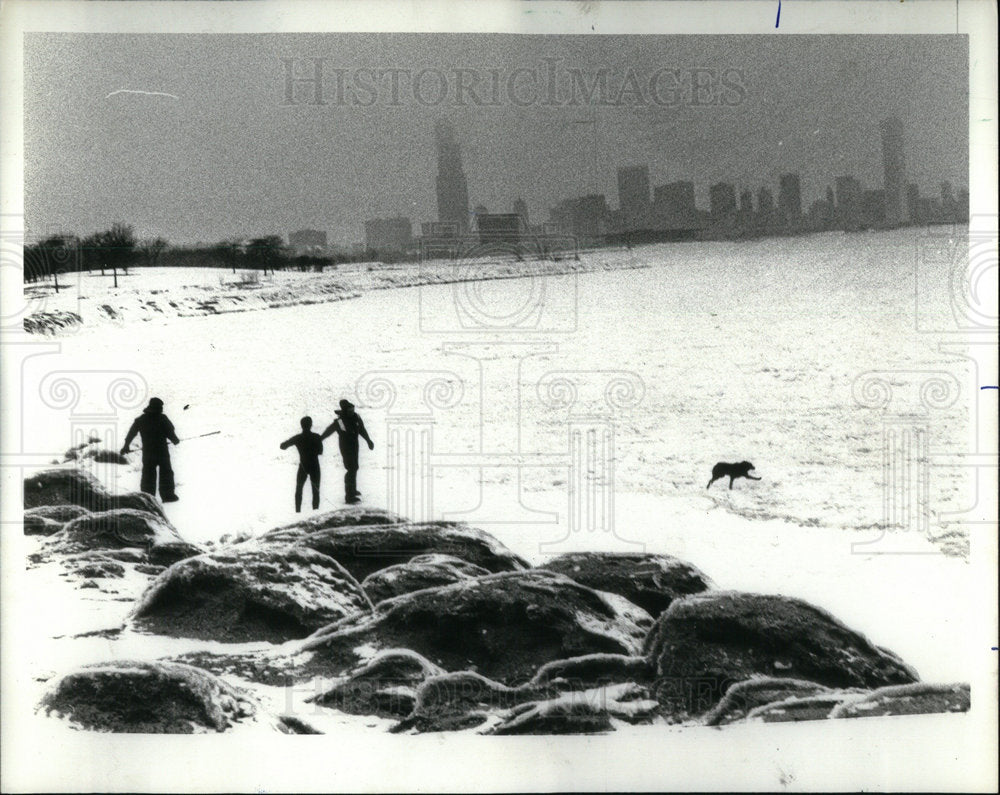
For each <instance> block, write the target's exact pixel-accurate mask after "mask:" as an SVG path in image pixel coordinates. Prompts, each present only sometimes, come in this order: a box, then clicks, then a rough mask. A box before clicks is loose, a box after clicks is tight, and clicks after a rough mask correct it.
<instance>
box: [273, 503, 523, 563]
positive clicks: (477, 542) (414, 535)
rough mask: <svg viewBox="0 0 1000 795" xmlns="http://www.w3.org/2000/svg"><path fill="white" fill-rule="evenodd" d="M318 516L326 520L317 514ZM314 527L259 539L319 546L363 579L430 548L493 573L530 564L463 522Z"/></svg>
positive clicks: (301, 525)
mask: <svg viewBox="0 0 1000 795" xmlns="http://www.w3.org/2000/svg"><path fill="white" fill-rule="evenodd" d="M338 513H339V512H338ZM314 521H315V522H317V523H321V522H323V521H325V520H323V518H322V517H319V518H317V519H316V520H314ZM311 527H312V525H311V524H308V523H298V524H294V525H290V526H289V527H285V528H278V529H277V530H271V531H269V532H267V533H265V534H264V535H263V536H261V537H260V541H261V542H264V543H280V544H295V545H296V546H305V547H309V548H311V549H315V550H316V551H317V552H322V553H323V554H324V555H329V556H330V557H331V558H333V559H334V560H336V561H337V562H338V563H340V564H341V565H342V566H343V567H344V568H345V569H347V570H348V571H349V572H351V574H353V575H354V576H355V577H357V578H358V579H359V580H363V579H364V578H365V577H367V576H368V575H369V574H371V573H372V572H375V571H378V570H379V569H384V568H386V567H387V566H393V565H396V564H399V563H406V562H407V561H408V560H412V559H413V558H415V557H417V556H418V555H427V554H431V553H437V554H441V555H451V556H453V557H456V558H460V559H462V560H464V561H467V562H469V563H474V564H475V565H477V566H481V567H482V568H484V569H487V570H488V571H491V572H502V571H520V570H523V569H527V568H528V563H527V562H526V561H525V560H523V559H522V558H520V557H518V556H517V555H515V554H514V553H513V552H511V551H510V550H509V549H507V548H506V547H505V546H504V545H503V544H501V543H500V542H499V541H497V540H496V539H495V538H493V536H491V535H488V534H487V533H484V532H483V531H482V530H478V529H476V528H474V527H469V525H467V524H463V523H461V522H427V523H424V524H386V525H362V524H353V525H348V524H337V525H334V526H329V527H326V526H324V527H322V528H321V529H310V528H311Z"/></svg>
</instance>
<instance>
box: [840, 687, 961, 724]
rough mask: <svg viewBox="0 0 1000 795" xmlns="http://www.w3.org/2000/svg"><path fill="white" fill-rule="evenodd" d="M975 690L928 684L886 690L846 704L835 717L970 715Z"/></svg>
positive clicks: (841, 705) (882, 689) (877, 691)
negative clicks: (937, 713)
mask: <svg viewBox="0 0 1000 795" xmlns="http://www.w3.org/2000/svg"><path fill="white" fill-rule="evenodd" d="M971 703H972V699H971V688H970V687H969V685H967V684H961V683H956V684H947V685H939V684H924V683H922V682H918V683H916V684H910V685H895V686H891V687H882V688H879V689H878V690H875V691H873V692H871V693H869V694H867V695H865V696H864V697H863V698H858V699H853V700H850V701H845V702H844V703H842V704H839V705H837V707H836V708H835V709H834V710H833V711H832V712H831V713H830V717H831V718H867V717H875V716H881V715H924V714H929V713H936V712H968V711H969V707H970V706H971Z"/></svg>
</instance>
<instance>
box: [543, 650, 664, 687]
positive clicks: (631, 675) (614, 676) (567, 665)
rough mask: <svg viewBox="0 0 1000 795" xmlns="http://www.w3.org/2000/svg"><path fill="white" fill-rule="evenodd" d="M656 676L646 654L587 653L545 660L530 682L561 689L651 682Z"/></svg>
mask: <svg viewBox="0 0 1000 795" xmlns="http://www.w3.org/2000/svg"><path fill="white" fill-rule="evenodd" d="M652 680H653V666H652V665H651V664H650V662H649V660H648V659H647V658H646V657H628V656H626V655H624V654H584V655H581V656H580V657H571V658H569V659H567V660H553V661H552V662H548V663H545V665H543V666H542V667H541V668H539V669H538V671H537V672H536V673H535V675H534V676H533V677H532V678H531V682H530V684H532V685H535V686H537V687H553V688H556V689H557V690H587V689H589V688H592V687H595V686H598V685H608V684H613V683H614V684H623V683H627V682H631V683H649V682H652Z"/></svg>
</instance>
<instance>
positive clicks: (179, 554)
mask: <svg viewBox="0 0 1000 795" xmlns="http://www.w3.org/2000/svg"><path fill="white" fill-rule="evenodd" d="M204 553H205V550H204V549H203V548H202V547H200V546H198V545H197V544H191V543H189V542H187V541H181V540H179V539H177V540H174V539H165V540H162V541H158V542H157V543H155V544H153V545H152V546H151V547H150V548H149V551H148V553H147V555H146V558H147V559H148V560H149V562H150V563H152V564H153V565H154V566H173V565H174V564H175V563H177V562H179V561H182V560H187V559H188V558H193V557H194V556H195V555H202V554H204Z"/></svg>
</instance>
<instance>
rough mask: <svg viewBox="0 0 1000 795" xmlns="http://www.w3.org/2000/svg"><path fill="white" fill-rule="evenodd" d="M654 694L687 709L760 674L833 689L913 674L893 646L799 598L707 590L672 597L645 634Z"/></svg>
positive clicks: (905, 679) (900, 680)
mask: <svg viewBox="0 0 1000 795" xmlns="http://www.w3.org/2000/svg"><path fill="white" fill-rule="evenodd" d="M646 651H647V653H648V654H649V655H650V657H651V659H652V660H653V662H654V664H655V665H656V675H657V697H658V698H659V699H660V702H661V703H662V704H664V705H665V706H666V705H668V704H669V705H671V706H672V707H674V708H679V709H680V710H681V711H683V712H687V713H702V712H706V711H707V710H709V709H710V708H711V707H713V706H714V705H715V704H716V703H717V702H718V701H719V699H720V698H721V697H722V695H723V693H725V691H726V690H727V689H728V688H729V686H730V685H732V684H733V683H735V682H740V681H743V680H744V679H751V678H753V677H758V676H780V677H787V678H792V679H805V680H807V681H810V682H816V683H817V684H821V685H825V686H827V687H831V688H851V687H861V688H875V687H882V686H885V685H892V684H908V683H911V682H915V681H917V678H918V677H917V674H916V672H915V671H914V670H913V669H912V668H910V667H909V666H908V665H906V663H904V662H903V661H902V660H900V659H899V657H897V656H896V655H894V654H893V653H892V652H889V651H887V650H885V649H882V648H879V647H878V646H875V645H874V644H873V643H871V641H869V640H868V639H867V638H866V637H865V636H864V635H861V634H860V633H858V632H855V631H854V630H852V629H850V628H849V627H847V626H845V625H844V624H842V623H841V622H840V621H838V620H837V619H836V618H834V617H833V616H831V615H830V614H829V613H827V612H826V611H825V610H821V609H820V608H818V607H814V606H813V605H810V604H808V603H807V602H804V601H802V600H801V599H794V598H791V597H785V596H771V595H762V594H753V593H741V592H735V591H706V592H705V593H701V594H696V595H694V596H688V597H685V598H683V599H680V600H677V601H675V602H674V603H673V604H672V605H671V606H670V608H669V609H668V610H667V611H666V612H665V613H663V614H662V615H661V616H660V618H659V619H658V620H657V622H656V626H655V628H654V629H653V631H652V632H650V633H649V637H648V638H647V639H646Z"/></svg>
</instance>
